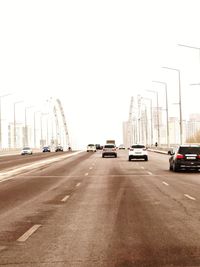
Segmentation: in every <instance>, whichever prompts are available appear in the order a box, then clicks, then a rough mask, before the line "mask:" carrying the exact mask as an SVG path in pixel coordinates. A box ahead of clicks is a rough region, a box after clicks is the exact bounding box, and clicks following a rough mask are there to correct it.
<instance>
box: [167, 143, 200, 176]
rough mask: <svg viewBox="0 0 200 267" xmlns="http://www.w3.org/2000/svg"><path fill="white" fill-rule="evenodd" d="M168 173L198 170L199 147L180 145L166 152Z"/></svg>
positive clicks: (199, 160)
mask: <svg viewBox="0 0 200 267" xmlns="http://www.w3.org/2000/svg"><path fill="white" fill-rule="evenodd" d="M168 154H170V155H171V156H170V158H169V169H170V171H172V170H173V171H175V172H177V171H179V170H181V169H190V170H200V145H180V146H178V147H177V148H176V149H175V150H172V151H168Z"/></svg>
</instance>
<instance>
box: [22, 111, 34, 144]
mask: <svg viewBox="0 0 200 267" xmlns="http://www.w3.org/2000/svg"><path fill="white" fill-rule="evenodd" d="M32 107H33V106H28V107H25V114H24V115H25V117H24V126H25V127H24V128H25V129H24V146H28V129H27V109H29V108H32Z"/></svg>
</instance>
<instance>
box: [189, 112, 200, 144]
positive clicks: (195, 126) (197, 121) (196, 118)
mask: <svg viewBox="0 0 200 267" xmlns="http://www.w3.org/2000/svg"><path fill="white" fill-rule="evenodd" d="M199 130H200V114H199V113H193V114H191V115H190V116H189V120H188V122H187V130H186V139H189V138H191V137H194V136H195V134H196V133H197V132H198V131H199Z"/></svg>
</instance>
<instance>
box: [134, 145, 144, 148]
mask: <svg viewBox="0 0 200 267" xmlns="http://www.w3.org/2000/svg"><path fill="white" fill-rule="evenodd" d="M131 148H145V146H144V145H133V146H131Z"/></svg>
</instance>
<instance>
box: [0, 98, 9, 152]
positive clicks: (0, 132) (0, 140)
mask: <svg viewBox="0 0 200 267" xmlns="http://www.w3.org/2000/svg"><path fill="white" fill-rule="evenodd" d="M9 95H11V94H6V95H1V96H0V148H2V124H1V121H2V118H1V117H2V116H1V115H2V114H1V113H2V112H1V99H2V98H3V97H6V96H9Z"/></svg>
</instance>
